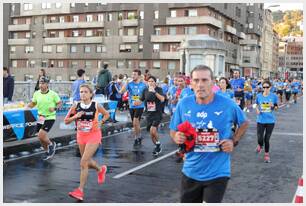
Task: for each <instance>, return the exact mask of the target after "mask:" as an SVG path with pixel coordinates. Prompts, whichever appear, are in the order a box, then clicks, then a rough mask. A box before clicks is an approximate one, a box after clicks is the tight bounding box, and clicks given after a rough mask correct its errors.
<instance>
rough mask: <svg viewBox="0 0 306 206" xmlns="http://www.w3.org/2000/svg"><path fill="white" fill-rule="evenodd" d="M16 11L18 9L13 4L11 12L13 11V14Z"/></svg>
mask: <svg viewBox="0 0 306 206" xmlns="http://www.w3.org/2000/svg"><path fill="white" fill-rule="evenodd" d="M15 9H16V6H15V4H11V11H12V13H15Z"/></svg>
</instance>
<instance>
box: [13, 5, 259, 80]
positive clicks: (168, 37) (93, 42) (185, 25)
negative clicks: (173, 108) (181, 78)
mask: <svg viewBox="0 0 306 206" xmlns="http://www.w3.org/2000/svg"><path fill="white" fill-rule="evenodd" d="M253 7H254V8H253ZM10 8H11V14H10V23H9V26H8V31H9V39H8V45H9V52H8V53H9V59H10V62H9V64H10V67H11V68H12V71H13V73H14V74H15V76H16V78H17V80H23V79H24V78H25V77H27V78H28V77H30V78H34V79H35V78H36V77H35V76H36V75H37V72H38V70H39V69H40V68H45V69H46V70H47V72H48V74H49V75H50V76H51V77H52V78H53V79H57V80H73V79H75V78H76V74H75V73H76V70H77V69H78V68H85V70H86V74H87V76H88V77H89V78H90V79H91V78H92V77H93V76H94V75H95V74H96V73H97V70H98V69H99V68H101V66H102V64H103V63H105V62H107V63H108V64H109V65H110V69H111V71H112V73H113V74H119V73H123V74H125V73H126V74H130V73H131V71H132V70H133V69H140V70H142V71H144V70H145V69H150V71H151V73H152V74H153V75H156V76H158V77H159V78H160V79H162V78H164V77H165V76H166V75H167V74H168V73H170V74H173V73H174V72H177V71H183V69H184V68H185V67H184V66H185V65H184V66H183V57H184V55H185V58H186V54H187V55H188V52H189V50H193V51H196V50H195V49H194V48H191V47H190V48H186V49H185V48H184V42H186V41H188V39H192V38H198V39H202V37H205V38H204V39H202V40H203V46H202V47H200V48H198V49H197V52H200V53H199V54H197V55H198V56H188V58H189V59H190V62H193V59H194V58H198V59H197V60H195V61H197V62H199V63H206V64H208V65H210V66H212V67H213V68H214V69H215V70H216V71H220V72H219V73H216V75H218V74H221V75H224V76H230V73H231V71H232V70H233V69H240V68H241V66H243V70H242V72H245V73H246V74H247V71H248V70H247V69H248V68H251V70H250V72H249V74H250V75H252V74H253V73H259V72H258V71H257V70H259V68H260V67H259V64H258V63H257V61H255V60H253V58H256V55H258V53H259V48H260V45H259V43H260V42H259V40H260V36H261V33H260V29H259V28H257V26H258V25H262V23H260V22H258V20H257V18H255V17H254V18H248V16H249V15H250V12H249V11H250V9H251V8H253V10H252V12H253V13H252V14H253V15H255V16H256V17H257V16H258V14H257V13H261V8H262V4H252V5H251V4H250V5H247V4H241V3H239V4H227V3H225V4H221V3H218V4H204V3H203V4H195V3H193V4H189V3H188V4H187V3H186V4H149V3H148V4H103V3H70V4H68V3H47V2H45V3H35V4H32V3H23V4H10ZM246 27H247V28H246ZM254 27H256V28H254ZM205 39H206V40H205ZM213 40H214V41H213ZM216 42H217V43H216ZM189 45H190V44H189ZM214 45H217V46H214ZM241 45H242V46H241ZM248 46H249V47H250V46H251V47H252V50H251V51H248V48H247V47H248ZM253 47H254V48H255V51H253ZM205 49H206V50H207V49H209V50H210V51H212V53H209V54H207V55H206V54H204V52H203V51H204V50H205ZM221 50H222V52H221V53H219V52H218V51H221ZM201 52H202V53H201ZM245 53H247V54H245ZM199 55H202V56H199ZM246 56H249V57H250V62H249V63H248V64H246V62H243V58H246ZM199 57H200V59H199ZM256 60H257V59H256ZM186 62H187V61H186ZM191 65H192V64H189V67H190V66H191ZM189 70H190V68H189ZM189 70H188V71H189ZM253 70H254V71H253Z"/></svg>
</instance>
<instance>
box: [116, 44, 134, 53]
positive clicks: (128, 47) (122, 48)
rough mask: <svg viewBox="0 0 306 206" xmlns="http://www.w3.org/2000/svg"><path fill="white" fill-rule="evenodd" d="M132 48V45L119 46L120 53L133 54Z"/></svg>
mask: <svg viewBox="0 0 306 206" xmlns="http://www.w3.org/2000/svg"><path fill="white" fill-rule="evenodd" d="M131 51H132V46H131V45H130V44H120V45H119V52H131Z"/></svg>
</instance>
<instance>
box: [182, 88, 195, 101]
mask: <svg viewBox="0 0 306 206" xmlns="http://www.w3.org/2000/svg"><path fill="white" fill-rule="evenodd" d="M193 94H194V92H193V90H192V88H191V87H190V86H187V87H185V88H184V89H183V90H182V92H181V95H180V100H181V99H183V98H185V97H189V96H191V95H193Z"/></svg>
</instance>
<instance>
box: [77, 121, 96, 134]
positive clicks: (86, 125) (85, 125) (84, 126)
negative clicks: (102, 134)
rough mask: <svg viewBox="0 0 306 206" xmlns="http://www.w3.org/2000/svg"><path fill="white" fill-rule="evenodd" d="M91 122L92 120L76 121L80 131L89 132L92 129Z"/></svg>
mask: <svg viewBox="0 0 306 206" xmlns="http://www.w3.org/2000/svg"><path fill="white" fill-rule="evenodd" d="M92 126H93V123H92V121H79V122H78V130H79V131H82V132H90V131H91V129H92Z"/></svg>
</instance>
